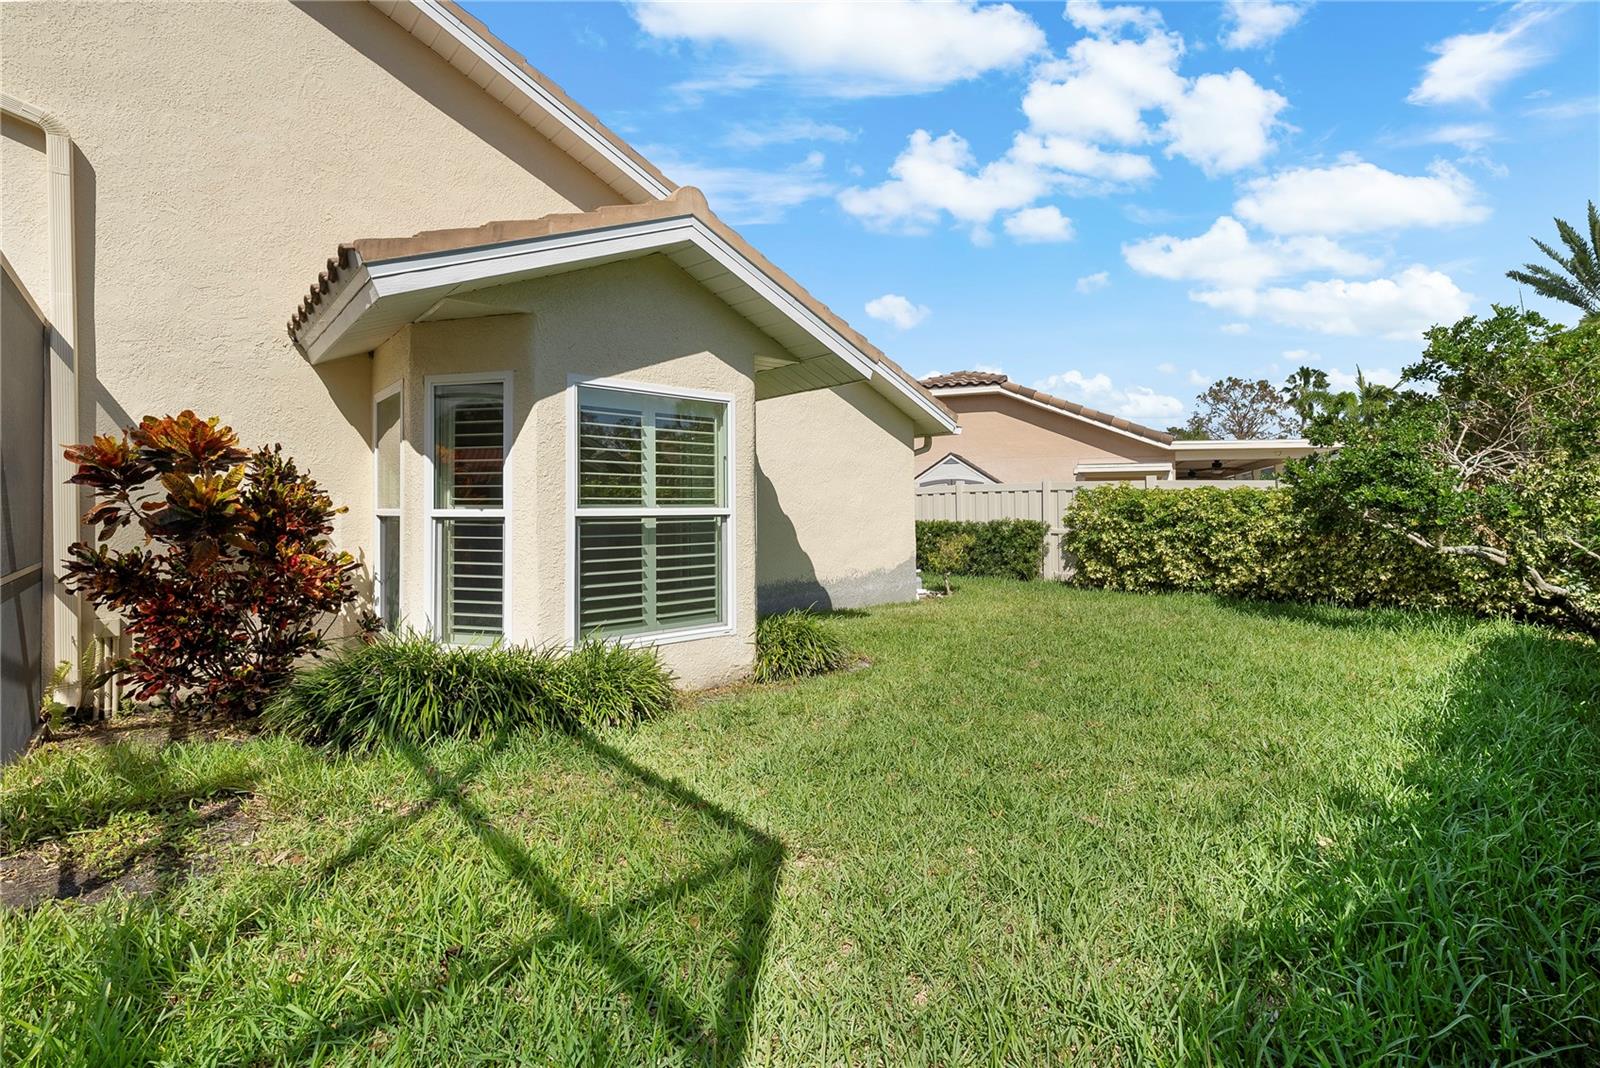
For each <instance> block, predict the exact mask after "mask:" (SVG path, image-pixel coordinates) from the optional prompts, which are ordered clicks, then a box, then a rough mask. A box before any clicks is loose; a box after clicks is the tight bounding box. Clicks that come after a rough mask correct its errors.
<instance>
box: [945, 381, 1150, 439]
mask: <svg viewBox="0 0 1600 1068" xmlns="http://www.w3.org/2000/svg"><path fill="white" fill-rule="evenodd" d="M922 384H923V385H924V386H926V387H927V388H929V389H931V390H935V391H937V390H941V389H961V388H966V387H970V386H998V387H999V388H1000V389H1003V390H1005V391H1006V392H1007V393H1015V394H1016V395H1017V396H1019V397H1025V398H1027V399H1028V400H1031V401H1035V402H1037V403H1039V404H1043V405H1046V406H1048V407H1051V408H1059V409H1060V410H1061V411H1063V412H1067V413H1068V414H1071V415H1076V416H1078V417H1080V418H1083V419H1088V420H1091V421H1092V422H1096V423H1104V424H1105V425H1106V426H1109V427H1114V428H1116V429H1117V430H1122V431H1125V432H1127V433H1129V434H1134V435H1136V436H1138V437H1141V438H1146V439H1148V440H1150V441H1153V442H1156V443H1157V444H1160V445H1171V444H1172V441H1173V437H1172V435H1171V434H1168V433H1166V432H1164V431H1161V430H1156V429H1155V428H1154V427H1148V426H1145V425H1143V424H1142V423H1135V422H1134V421H1133V420H1131V419H1124V418H1122V417H1121V416H1119V415H1112V414H1110V413H1109V412H1102V411H1099V410H1098V409H1095V408H1089V407H1086V406H1085V405H1082V404H1078V403H1076V402H1074V401H1069V400H1063V399H1062V398H1060V397H1053V396H1051V395H1050V394H1048V393H1042V392H1040V391H1039V390H1037V389H1030V388H1028V387H1027V386H1019V385H1018V384H1017V383H1015V382H1013V381H1011V380H1010V379H1009V378H1007V377H1006V376H1005V375H1002V374H996V373H993V372H989V371H952V372H950V373H949V374H944V375H930V376H929V377H927V378H924V379H922Z"/></svg>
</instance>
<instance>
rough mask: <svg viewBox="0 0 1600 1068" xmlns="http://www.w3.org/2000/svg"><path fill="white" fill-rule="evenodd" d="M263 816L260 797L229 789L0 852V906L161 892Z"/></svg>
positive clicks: (204, 865)
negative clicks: (204, 798)
mask: <svg viewBox="0 0 1600 1068" xmlns="http://www.w3.org/2000/svg"><path fill="white" fill-rule="evenodd" d="M264 816H265V806H264V803H263V802H262V801H261V800H260V799H259V798H256V797H253V796H250V795H234V796H231V797H223V798H218V799H216V800H213V801H206V802H203V803H199V804H196V805H194V806H192V807H189V808H182V809H176V810H170V811H166V812H155V813H145V814H141V818H140V819H139V820H137V821H136V822H132V823H130V824H112V825H107V826H106V827H102V828H97V829H96V830H95V831H94V832H93V833H89V834H74V835H69V836H68V837H66V838H64V839H58V840H55V841H50V842H44V843H42V844H40V845H37V846H33V847H31V848H29V849H24V850H21V851H19V852H16V853H12V854H10V855H8V856H3V857H0V907H3V908H5V909H31V908H34V907H35V906H38V905H41V904H43V903H45V902H47V901H68V900H70V901H80V902H83V903H85V904H93V903H94V902H96V901H103V900H105V899H106V898H108V897H110V896H112V895H113V894H125V895H128V896H132V897H150V896H153V895H156V894H160V893H164V892H166V891H167V890H170V889H171V888H172V887H174V886H176V885H178V884H180V883H182V882H184V881H186V880H188V879H191V878H194V877H195V876H196V875H200V874H203V873H205V872H207V871H210V870H212V868H214V867H215V864H216V858H217V856H218V854H220V853H221V852H222V850H223V849H224V848H225V847H227V846H230V845H233V844H236V843H237V844H246V845H247V844H249V843H250V842H253V841H254V840H255V837H256V831H257V828H258V827H259V826H260V824H261V822H262V819H263V818H264Z"/></svg>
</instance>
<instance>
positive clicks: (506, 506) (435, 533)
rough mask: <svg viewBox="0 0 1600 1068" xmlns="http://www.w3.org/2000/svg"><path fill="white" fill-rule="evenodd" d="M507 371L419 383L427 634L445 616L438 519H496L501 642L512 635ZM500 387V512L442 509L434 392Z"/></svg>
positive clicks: (438, 634) (436, 377)
mask: <svg viewBox="0 0 1600 1068" xmlns="http://www.w3.org/2000/svg"><path fill="white" fill-rule="evenodd" d="M513 380H514V376H513V372H511V371H486V372H480V373H470V372H469V373H464V374H450V375H428V376H427V377H425V378H424V379H423V380H422V388H423V390H424V402H423V416H422V438H423V456H424V460H423V467H424V476H425V477H426V479H427V485H426V487H425V489H424V494H425V496H424V506H423V514H424V516H425V521H426V523H427V525H428V533H427V537H426V538H425V539H424V541H423V545H424V548H425V550H426V551H425V553H424V563H423V569H422V570H423V582H425V583H426V584H427V589H428V594H427V605H428V612H427V626H428V633H429V634H432V635H435V636H436V637H442V634H443V623H444V612H443V606H442V604H441V603H440V597H439V579H440V577H441V576H440V575H439V520H441V519H499V520H500V521H501V523H502V524H503V529H504V531H505V533H504V536H503V537H504V549H503V551H502V553H501V568H500V637H501V638H502V639H503V640H505V641H510V640H512V636H511V619H512V611H511V558H512V544H513V542H512V540H511V484H512V478H511V439H512V431H511V398H512V382H513ZM488 382H498V383H499V384H500V390H501V392H500V403H501V412H500V427H501V446H500V447H501V454H502V456H503V457H504V461H503V463H504V467H503V469H502V471H501V478H500V485H501V491H500V507H499V508H440V507H438V506H437V499H438V471H437V470H436V468H437V466H438V465H437V464H436V463H435V462H434V455H435V444H436V443H435V441H434V387H436V386H450V385H469V384H474V383H476V384H483V383H488Z"/></svg>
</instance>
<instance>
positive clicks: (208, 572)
mask: <svg viewBox="0 0 1600 1068" xmlns="http://www.w3.org/2000/svg"><path fill="white" fill-rule="evenodd" d="M66 456H67V459H69V460H70V461H72V462H73V463H74V464H76V465H77V473H76V474H75V475H74V476H73V477H72V479H71V480H70V481H71V482H73V483H75V484H77V485H80V486H87V487H88V488H89V489H90V491H91V492H92V494H93V503H92V506H91V507H90V509H89V511H88V512H87V513H86V514H85V515H84V522H85V523H86V524H87V525H88V526H90V527H91V528H92V529H94V530H95V531H96V532H97V535H96V538H95V541H94V543H93V544H90V543H88V542H78V543H76V544H74V545H72V546H71V547H70V548H68V550H67V555H68V559H67V563H66V573H67V576H68V579H67V584H68V587H69V588H70V589H72V590H73V591H74V592H76V593H79V594H81V595H82V596H83V597H85V598H87V599H88V600H89V601H90V602H92V603H93V604H95V605H97V606H99V607H100V608H102V609H107V610H109V611H111V612H114V613H116V614H118V615H120V616H121V617H122V619H123V622H124V629H125V631H126V633H127V634H128V635H129V636H130V637H131V639H132V653H131V655H130V656H129V657H128V658H126V659H125V660H124V661H121V662H120V663H118V664H117V666H116V667H117V670H118V673H119V674H120V675H121V676H122V677H123V678H124V679H125V680H126V681H127V682H129V683H130V684H131V685H132V687H133V692H134V695H135V697H136V698H138V699H139V700H150V699H152V698H157V697H160V698H162V699H163V700H165V701H166V702H167V703H168V704H170V705H173V706H174V707H177V708H184V709H191V710H195V711H199V712H204V713H214V714H220V715H227V716H246V715H253V714H255V713H257V712H259V711H260V709H261V708H262V707H263V705H264V703H265V701H266V700H267V698H268V697H269V696H270V695H271V694H272V692H273V691H274V690H276V689H277V688H278V687H279V686H281V685H282V684H283V683H284V682H286V681H287V680H288V678H289V677H290V675H291V673H292V671H293V668H294V663H295V661H296V660H297V659H299V658H300V657H302V656H305V655H307V654H314V653H316V652H317V651H319V650H320V649H322V648H323V647H324V645H325V640H326V634H327V630H328V627H329V626H330V625H331V624H332V623H333V622H334V621H335V619H336V618H337V614H338V613H340V612H341V611H343V610H344V609H346V608H347V607H348V606H349V605H350V604H351V603H352V602H353V601H354V600H355V596H356V595H355V590H354V589H353V587H352V584H351V577H352V573H353V572H354V571H355V569H356V566H357V565H356V561H355V559H354V558H353V557H351V556H350V554H349V553H345V552H339V551H336V550H335V549H334V548H333V546H332V543H331V542H330V540H329V534H330V533H331V531H332V526H333V518H334V516H335V515H337V514H339V512H341V511H343V509H340V508H336V507H334V504H333V501H332V499H331V498H330V497H329V496H328V495H327V494H326V493H325V492H323V490H322V489H321V488H320V487H319V486H318V485H317V483H316V481H315V480H314V479H312V478H311V477H310V475H308V474H306V473H304V472H302V471H300V470H299V469H298V468H297V467H296V466H295V463H294V461H293V460H292V459H290V458H289V457H287V456H285V455H284V454H283V450H282V448H281V447H280V446H278V445H269V446H264V447H261V448H257V449H254V450H247V449H245V448H243V447H241V446H240V444H239V439H238V437H237V436H236V435H235V434H234V432H233V431H232V430H231V429H230V428H228V427H226V426H222V425H220V423H219V421H218V420H217V419H214V418H213V419H201V418H200V417H198V416H196V415H195V413H194V412H191V411H184V412H182V413H180V414H178V415H169V416H163V417H159V418H158V417H155V416H147V417H145V419H144V420H143V421H141V422H140V424H139V425H138V426H136V427H130V428H129V429H128V430H127V431H126V432H125V433H124V434H122V435H120V436H114V435H110V434H102V435H98V436H96V437H95V439H94V441H92V442H91V443H89V444H87V445H74V446H72V447H70V448H68V449H67V450H66ZM130 528H131V529H130ZM124 531H127V532H128V533H123V532H124ZM135 532H137V533H136V534H135ZM119 535H120V536H119ZM138 535H142V536H138Z"/></svg>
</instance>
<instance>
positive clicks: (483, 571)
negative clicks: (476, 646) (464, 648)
mask: <svg viewBox="0 0 1600 1068" xmlns="http://www.w3.org/2000/svg"><path fill="white" fill-rule="evenodd" d="M436 522H437V523H438V539H439V542H438V544H439V586H440V588H439V615H440V620H439V630H440V637H441V638H443V639H444V640H445V641H447V642H453V643H456V644H467V643H470V642H486V641H492V640H493V639H495V638H498V637H499V636H500V635H501V633H502V632H503V625H502V622H501V621H502V619H503V618H504V613H505V587H504V578H503V577H504V575H505V520H503V519H440V520H437V521H436Z"/></svg>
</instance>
